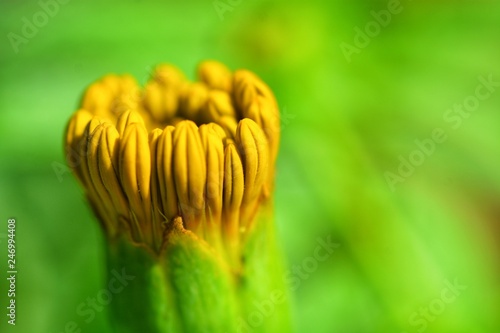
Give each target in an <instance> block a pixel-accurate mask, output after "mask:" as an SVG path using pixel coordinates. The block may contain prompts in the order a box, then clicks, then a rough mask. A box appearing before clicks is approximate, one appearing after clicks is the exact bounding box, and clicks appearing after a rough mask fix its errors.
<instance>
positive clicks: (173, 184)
mask: <svg viewBox="0 0 500 333" xmlns="http://www.w3.org/2000/svg"><path fill="white" fill-rule="evenodd" d="M198 79H199V81H197V82H190V81H188V80H187V79H186V78H185V77H184V75H183V74H182V73H181V72H180V71H179V70H178V69H176V68H175V67H173V66H170V65H160V66H157V67H156V69H155V70H154V73H153V74H152V76H151V78H150V80H149V82H148V83H147V84H146V86H145V87H144V88H142V89H141V88H139V86H138V84H137V83H136V81H135V80H134V79H133V78H132V77H130V76H126V75H125V76H118V75H107V76H105V77H104V78H102V79H101V80H99V81H97V82H95V83H93V84H92V85H90V87H89V88H88V89H87V90H86V92H85V94H84V96H83V99H82V101H81V105H80V109H79V110H78V111H76V112H75V113H74V115H73V116H72V118H71V120H70V122H69V124H68V127H67V132H66V145H65V149H66V153H67V156H72V157H73V158H71V160H70V166H71V167H72V169H73V170H74V173H75V175H76V177H77V178H78V180H79V181H80V182H81V183H82V185H83V186H84V188H85V192H86V195H87V197H88V200H89V202H90V204H91V206H92V208H93V210H94V212H95V214H96V215H97V216H98V218H99V220H100V221H101V222H102V226H103V228H104V229H105V231H106V233H107V235H108V236H109V237H111V238H114V237H117V236H120V235H127V237H129V238H130V240H131V241H132V242H133V243H135V244H138V245H139V244H140V245H143V246H146V247H147V248H150V249H152V250H153V251H155V252H157V253H158V252H160V251H161V249H162V247H163V245H164V242H165V239H166V235H167V234H168V231H169V230H170V228H171V227H172V224H174V221H182V227H183V228H184V229H186V230H189V231H191V232H193V233H194V234H196V235H197V236H198V237H199V238H201V239H204V240H205V241H206V242H208V243H209V244H211V245H213V246H214V247H215V248H219V247H222V248H224V247H225V248H226V250H228V247H231V246H235V244H238V243H239V241H240V240H241V239H244V238H245V236H246V234H247V233H249V232H250V230H251V229H252V227H253V226H254V224H255V223H257V222H256V221H255V220H256V216H257V215H258V212H259V208H260V207H261V206H262V205H265V204H266V203H268V202H269V201H270V196H271V192H272V190H273V182H274V164H275V160H276V155H277V151H278V145H279V113H278V108H277V103H276V100H275V98H274V95H273V93H272V92H271V90H270V89H269V87H268V86H267V85H266V84H265V83H264V82H262V81H261V80H260V79H259V78H258V77H257V76H256V75H255V74H253V73H251V72H249V71H247V70H238V71H236V72H234V73H232V72H230V71H229V70H228V69H227V68H226V67H225V66H224V65H223V64H220V63H217V62H214V61H206V62H204V63H202V64H201V65H200V66H199V68H198ZM75 157H76V158H75ZM229 250H230V249H229Z"/></svg>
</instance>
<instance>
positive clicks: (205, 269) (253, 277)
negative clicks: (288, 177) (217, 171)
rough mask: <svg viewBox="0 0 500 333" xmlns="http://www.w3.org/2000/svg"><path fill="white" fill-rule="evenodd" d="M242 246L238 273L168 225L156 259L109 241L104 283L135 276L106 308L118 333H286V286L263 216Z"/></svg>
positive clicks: (179, 229) (202, 243) (178, 224)
mask: <svg viewBox="0 0 500 333" xmlns="http://www.w3.org/2000/svg"><path fill="white" fill-rule="evenodd" d="M256 222H257V224H256V226H255V228H254V229H253V230H252V232H251V234H250V236H249V238H248V239H247V240H246V242H245V243H244V244H245V245H244V248H243V252H242V256H243V257H242V260H243V263H242V269H241V270H240V271H237V272H236V271H234V270H233V269H232V268H231V267H230V265H229V263H227V262H226V260H225V256H224V255H221V253H219V252H217V251H215V250H214V249H213V248H212V247H210V246H209V245H208V244H207V243H206V242H205V241H203V240H201V239H199V238H198V237H197V236H195V235H194V234H193V233H191V232H189V231H186V230H185V229H183V228H182V224H181V220H180V219H179V220H177V222H174V226H173V227H172V229H171V231H170V232H169V233H168V236H167V242H166V246H165V248H164V249H163V251H162V253H161V254H160V255H155V254H153V253H150V252H149V251H147V250H145V249H143V248H141V247H137V246H134V245H132V244H131V243H130V242H128V241H126V240H119V241H116V242H113V243H111V244H110V246H109V250H108V268H109V277H110V279H112V278H113V276H114V275H115V274H116V271H119V272H122V270H125V272H126V274H127V275H128V276H133V277H134V278H133V279H131V278H130V281H129V282H128V285H126V286H124V288H123V290H122V291H120V292H119V293H117V294H116V295H115V296H114V298H113V300H112V302H111V303H110V305H109V306H110V314H111V320H112V322H113V324H114V325H113V326H114V327H115V330H116V332H117V333H128V332H141V333H157V332H158V333H160V332H161V333H271V332H272V333H280V332H283V333H285V332H286V333H288V332H291V327H290V318H289V307H288V289H287V286H286V284H285V280H284V276H283V269H282V263H281V257H280V256H279V255H278V251H277V247H276V242H275V235H274V227H273V223H272V221H271V220H269V219H268V218H266V216H265V215H264V214H262V215H261V216H259V217H258V220H257V221H256Z"/></svg>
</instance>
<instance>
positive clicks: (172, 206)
mask: <svg viewBox="0 0 500 333" xmlns="http://www.w3.org/2000/svg"><path fill="white" fill-rule="evenodd" d="M174 129H175V128H174V127H173V126H167V127H165V129H164V130H163V132H162V134H161V136H160V137H159V138H158V144H157V147H156V168H157V170H158V182H159V188H160V194H161V202H162V207H163V214H164V215H165V216H166V218H167V221H169V222H170V221H171V220H172V219H173V218H174V217H176V216H178V215H179V211H178V201H177V193H176V191H175V184H174V173H173V163H172V157H173V156H172V154H173V147H174V145H173V138H172V137H173V132H174Z"/></svg>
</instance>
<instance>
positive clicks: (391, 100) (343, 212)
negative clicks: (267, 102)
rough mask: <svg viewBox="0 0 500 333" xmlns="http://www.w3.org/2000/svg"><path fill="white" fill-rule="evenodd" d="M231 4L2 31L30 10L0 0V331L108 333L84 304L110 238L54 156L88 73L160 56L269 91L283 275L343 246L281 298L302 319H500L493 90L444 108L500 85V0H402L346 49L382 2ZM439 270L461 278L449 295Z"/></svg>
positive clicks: (141, 5)
mask: <svg viewBox="0 0 500 333" xmlns="http://www.w3.org/2000/svg"><path fill="white" fill-rule="evenodd" d="M42 2H50V1H49V0H45V1H42ZM223 3H225V4H229V3H233V5H228V6H229V8H230V10H227V11H226V12H224V13H223V14H222V15H220V13H218V12H217V10H216V9H215V8H214V5H213V3H212V1H209V0H204V1H190V2H181V1H165V0H164V1H146V0H137V1H131V0H128V1H96V0H92V1H90V0H87V1H79V0H71V1H68V3H67V4H60V5H59V8H58V9H57V10H56V12H55V13H54V15H53V16H51V17H48V20H47V22H45V24H40V27H39V28H36V30H37V32H36V35H34V36H32V37H30V38H26V39H25V40H23V42H22V43H20V44H18V45H17V44H16V43H14V44H12V41H11V39H12V38H13V37H12V36H13V35H12V34H10V35H9V33H14V34H17V35H18V36H21V37H22V36H23V31H22V29H23V26H24V25H25V24H26V21H23V18H26V20H28V21H30V22H33V16H34V15H35V16H36V15H37V13H39V12H40V11H41V10H42V9H41V8H42V7H41V6H40V4H39V3H38V1H13V0H10V1H6V0H3V1H2V2H1V4H0V12H1V13H2V14H1V17H2V18H1V20H0V29H1V31H0V32H1V34H0V35H1V36H2V39H1V42H0V110H1V111H0V160H1V163H0V211H1V220H2V222H1V224H0V225H1V229H0V242H1V243H0V249H1V251H0V253H1V255H0V258H1V260H0V271H1V272H5V271H6V270H7V269H6V261H7V250H6V238H5V236H6V230H7V219H8V218H9V217H15V218H16V219H17V234H18V237H17V251H18V252H17V259H18V271H19V274H18V286H17V287H18V294H17V304H18V312H17V315H18V317H17V325H16V326H15V327H11V326H10V325H7V323H6V321H7V320H6V316H5V314H3V313H2V314H1V318H3V319H2V320H1V322H0V331H2V332H11V331H12V332H33V333H38V332H43V333H56V332H57V333H59V332H65V325H66V324H67V323H68V322H70V321H74V322H76V323H77V325H78V327H79V328H80V329H81V330H82V332H108V331H109V327H108V324H107V321H106V314H105V310H104V311H103V312H100V313H97V316H96V318H95V319H94V320H92V321H91V322H90V323H86V322H85V321H84V320H83V319H84V318H83V317H81V316H79V315H77V314H76V308H77V307H78V305H79V304H81V303H82V302H85V301H86V299H87V298H88V297H95V295H96V294H97V292H98V291H99V290H100V289H101V288H102V286H103V283H104V282H105V281H104V280H105V277H104V276H103V271H104V269H103V267H104V262H103V241H104V240H103V237H102V234H101V231H100V230H99V227H98V224H97V223H96V222H95V220H94V218H93V217H92V215H91V213H90V210H89V208H88V206H87V205H86V203H85V201H84V199H83V196H82V190H81V188H79V186H78V184H77V183H76V181H75V179H74V178H73V176H72V175H71V174H70V173H69V172H63V171H64V170H63V171H61V170H62V169H60V168H61V165H62V164H64V163H65V162H64V156H63V153H62V136H63V130H64V128H65V124H66V122H67V120H68V118H69V117H70V114H71V113H72V112H73V111H74V110H75V108H76V107H77V102H78V100H79V96H80V94H81V93H82V91H83V89H84V87H86V86H87V85H88V84H89V83H91V82H92V81H94V80H96V79H98V78H99V77H101V76H102V75H104V74H106V73H110V72H114V73H131V74H133V75H134V76H136V78H137V79H138V80H139V81H140V82H141V83H144V82H145V80H146V78H147V76H148V75H149V71H150V69H151V66H152V65H155V64H158V63H161V62H169V63H173V64H175V65H177V66H179V68H181V69H182V70H183V71H184V72H185V73H187V74H188V75H190V76H191V78H193V76H194V75H193V74H194V70H195V66H196V65H197V64H198V63H199V62H200V61H201V60H203V59H217V60H219V61H222V62H223V63H225V64H227V65H228V66H229V67H230V68H232V69H237V68H248V69H250V70H252V71H255V72H256V73H257V74H258V75H260V76H261V77H262V78H263V79H264V81H266V82H268V83H269V85H270V86H271V87H272V89H273V90H274V92H275V93H276V96H277V99H278V101H279V104H280V109H281V112H282V129H283V131H282V146H281V151H280V156H279V161H278V170H277V191H276V206H277V207H276V216H277V224H278V230H279V237H280V242H281V244H282V246H283V248H284V253H285V257H286V259H287V265H288V267H289V269H291V270H292V269H294V265H299V266H301V265H302V264H303V263H304V260H306V259H307V258H308V257H310V256H312V255H313V253H314V250H315V248H316V246H317V244H318V241H317V239H318V238H325V237H328V236H330V237H331V239H332V240H334V241H336V242H338V243H339V244H340V247H339V248H338V249H336V250H335V252H334V253H333V254H332V255H331V257H329V258H328V260H327V261H324V262H320V263H319V264H318V267H317V269H314V270H313V271H312V272H310V273H308V275H307V277H306V278H302V279H301V280H300V285H299V286H298V288H295V290H294V292H293V300H294V318H295V324H296V327H297V332H314V333H332V332H342V333H349V332H353V333H361V332H384V333H388V332H394V333H401V332H407V333H411V332H429V333H432V332H456V333H459V332H464V333H465V332H467V333H470V332H474V333H481V332H485V333H494V332H499V331H500V270H499V263H500V258H499V256H500V255H499V253H500V242H499V237H500V226H499V222H500V153H499V152H500V135H499V128H500V113H499V110H500V109H499V107H500V91H493V92H491V94H490V96H489V97H488V98H486V99H485V100H482V101H480V103H479V105H478V106H476V107H475V111H473V112H471V114H470V116H467V117H463V118H461V119H462V120H463V121H462V122H461V124H460V126H458V128H456V129H455V128H453V127H452V125H453V124H454V123H452V122H450V121H447V120H446V119H445V118H444V117H445V114H446V112H447V110H448V109H450V108H451V107H453V105H454V104H462V103H464V100H466V99H467V98H468V97H469V96H472V95H474V94H475V91H476V87H477V86H478V85H479V84H480V81H479V79H478V77H480V76H482V77H484V78H487V77H488V76H490V75H492V77H493V80H494V81H497V80H498V81H500V25H499V24H498V22H499V19H500V2H499V1H444V0H443V1H410V0H405V1H401V5H400V6H401V7H398V8H399V9H400V12H399V13H397V14H393V15H392V16H391V20H390V22H389V23H388V24H387V26H385V27H380V31H379V32H377V31H376V29H375V30H372V31H371V32H370V33H371V34H372V36H373V37H369V38H368V39H369V44H368V45H367V46H366V47H358V49H357V51H358V52H357V53H353V54H352V55H351V57H350V61H348V60H347V59H346V57H345V56H344V53H343V51H342V48H341V45H345V44H342V43H347V44H350V45H352V46H356V44H355V42H356V41H355V38H356V35H357V32H356V31H357V30H355V29H356V27H359V28H360V29H361V30H364V29H365V27H366V25H367V24H369V23H370V22H371V21H374V16H373V14H372V13H371V11H372V10H373V11H376V12H380V11H381V10H387V8H388V6H389V2H388V1H367V0H365V1H357V2H352V1H347V0H335V1H273V2H267V1H261V0H251V1H250V0H242V1H240V2H238V1H234V0H233V1H232V2H229V1H227V2H226V1H223ZM37 19H38V20H40V21H38V22H39V23H44V22H43V17H41V16H40V17H38V18H37ZM372 27H373V24H372ZM9 36H10V37H9ZM23 38H24V37H23ZM18 41H19V39H18ZM358 42H359V36H358ZM365 42H366V41H365ZM16 49H17V51H18V52H16ZM499 90H500V89H499ZM455 116H456V114H455ZM436 128H441V129H442V130H443V131H444V132H445V133H446V135H447V140H446V141H445V142H443V143H439V144H434V145H435V148H434V151H433V152H432V153H431V154H429V155H428V156H427V155H425V156H426V157H424V158H423V159H424V161H423V163H422V164H421V165H419V166H417V167H415V168H414V170H413V171H412V172H411V175H409V176H408V177H403V178H402V179H404V182H398V183H397V184H395V186H394V188H392V189H391V186H390V184H389V183H388V181H387V179H386V176H385V175H386V172H392V173H394V174H397V173H398V167H399V166H400V156H402V158H405V159H409V157H410V155H411V154H412V153H414V152H415V151H416V150H418V149H419V147H418V145H417V144H416V143H415V140H420V141H425V140H426V139H428V138H431V136H432V132H433V131H434V130H435V129H436ZM426 142H427V141H426ZM418 154H419V153H414V154H413V155H414V156H417V155H418ZM422 156H424V155H423V154H422V155H420V157H422ZM54 166H56V167H57V169H56V170H57V172H56V171H55V170H54ZM61 173H62V174H61ZM58 174H59V176H58ZM291 272H293V271H291ZM1 275H2V276H3V275H6V273H1ZM0 281H2V282H1V283H0V305H1V306H0V308H2V309H4V310H2V311H6V310H5V307H6V306H7V296H6V280H5V278H2V279H0ZM446 281H448V282H449V283H451V284H454V283H455V282H456V283H458V284H460V285H464V286H466V287H467V288H466V289H465V290H461V291H459V292H456V295H455V296H456V297H453V300H452V301H449V302H444V301H443V297H445V299H446V300H449V297H450V295H452V294H450V293H449V291H448V290H447V288H449V287H448V284H447V283H448V282H446ZM446 296H448V298H446ZM426 309H427V310H426Z"/></svg>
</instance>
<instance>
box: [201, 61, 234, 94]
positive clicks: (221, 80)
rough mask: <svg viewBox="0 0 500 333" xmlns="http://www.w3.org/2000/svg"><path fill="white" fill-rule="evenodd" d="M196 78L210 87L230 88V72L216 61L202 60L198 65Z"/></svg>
mask: <svg viewBox="0 0 500 333" xmlns="http://www.w3.org/2000/svg"><path fill="white" fill-rule="evenodd" d="M198 78H199V79H200V81H202V82H204V83H205V84H206V85H207V86H209V87H210V88H212V89H220V90H225V91H230V90H231V79H232V77H231V72H230V71H229V69H228V68H227V67H226V66H225V65H223V64H222V63H220V62H218V61H210V60H209V61H204V62H202V63H201V64H200V65H199V66H198Z"/></svg>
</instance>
